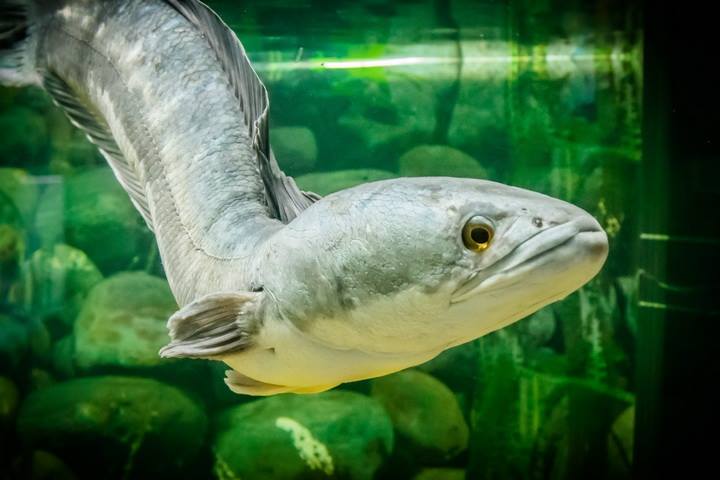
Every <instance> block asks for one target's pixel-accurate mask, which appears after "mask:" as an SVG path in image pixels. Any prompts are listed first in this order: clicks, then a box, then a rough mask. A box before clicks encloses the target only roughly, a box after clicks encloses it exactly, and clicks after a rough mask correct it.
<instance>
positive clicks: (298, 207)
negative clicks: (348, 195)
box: [165, 0, 320, 223]
mask: <svg viewBox="0 0 720 480" xmlns="http://www.w3.org/2000/svg"><path fill="white" fill-rule="evenodd" d="M165 1H166V2H167V3H168V4H169V5H170V6H172V7H173V8H174V9H175V10H177V11H178V12H179V13H180V14H182V15H183V16H184V17H185V18H186V19H187V20H188V21H189V22H190V23H192V24H193V25H194V26H195V27H196V28H197V29H198V30H200V32H202V34H203V35H204V37H205V38H206V39H207V40H208V42H209V43H210V46H211V47H212V48H213V50H214V51H215V54H216V55H217V58H218V60H219V61H220V63H221V65H222V67H223V70H224V71H225V72H226V73H227V75H228V80H229V82H230V85H231V86H232V88H233V90H234V93H235V96H236V97H237V99H238V101H239V102H240V108H241V109H242V111H243V115H244V120H245V125H246V126H247V127H248V129H249V134H250V138H251V139H252V145H253V148H254V149H255V152H256V153H257V160H258V168H259V170H260V175H261V176H262V179H263V183H264V184H265V190H266V192H267V198H268V203H269V206H270V208H271V209H272V210H273V214H274V216H275V217H276V218H279V219H280V220H282V221H283V222H285V223H287V222H289V221H290V220H292V219H293V218H295V217H296V216H297V215H298V214H299V213H300V212H302V211H303V210H305V209H306V208H307V207H309V206H310V205H311V204H312V203H313V202H315V201H316V200H318V199H319V198H320V197H319V196H318V195H316V194H314V193H311V192H303V191H301V190H300V189H299V188H298V186H297V185H296V184H295V181H294V180H293V179H292V178H291V177H288V176H287V175H285V174H284V173H283V172H282V170H280V167H279V166H278V164H277V161H276V160H275V156H274V155H273V153H272V151H271V149H270V141H269V134H268V111H269V105H270V102H269V100H268V93H267V90H266V89H265V85H263V84H262V82H261V81H260V78H259V77H258V76H257V73H255V70H254V69H253V67H252V65H251V64H250V60H249V59H248V57H247V54H246V53H245V49H244V48H243V46H242V44H241V43H240V40H238V38H237V36H236V35H235V32H233V31H232V29H231V28H230V27H228V26H227V25H226V24H225V23H224V22H223V21H222V20H221V19H220V17H218V15H217V14H216V13H215V12H213V11H212V10H211V9H210V8H209V7H208V6H207V5H205V4H204V3H202V2H200V1H198V0H165Z"/></svg>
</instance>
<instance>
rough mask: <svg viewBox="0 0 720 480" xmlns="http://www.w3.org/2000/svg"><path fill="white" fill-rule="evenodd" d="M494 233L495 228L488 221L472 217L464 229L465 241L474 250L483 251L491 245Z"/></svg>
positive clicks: (467, 246)
mask: <svg viewBox="0 0 720 480" xmlns="http://www.w3.org/2000/svg"><path fill="white" fill-rule="evenodd" d="M493 233H494V232H493V228H492V226H490V225H488V223H486V222H483V221H481V220H478V219H476V218H471V219H470V220H468V222H467V223H466V224H465V226H464V227H463V230H462V239H463V243H464V244H465V247H466V248H467V249H469V250H472V251H473V252H482V251H483V250H485V249H486V248H488V247H489V246H490V242H491V241H492V238H493Z"/></svg>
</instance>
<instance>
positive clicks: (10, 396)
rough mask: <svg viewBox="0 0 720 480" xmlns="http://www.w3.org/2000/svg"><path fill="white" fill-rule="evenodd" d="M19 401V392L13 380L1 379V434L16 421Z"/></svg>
mask: <svg viewBox="0 0 720 480" xmlns="http://www.w3.org/2000/svg"><path fill="white" fill-rule="evenodd" d="M18 399H19V394H18V390H17V387H16V386H15V384H14V383H13V382H12V380H10V379H9V378H5V377H0V432H2V431H3V430H5V428H6V427H8V426H9V425H11V424H12V422H13V421H14V420H15V413H17V407H18Z"/></svg>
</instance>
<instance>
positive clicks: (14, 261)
mask: <svg viewBox="0 0 720 480" xmlns="http://www.w3.org/2000/svg"><path fill="white" fill-rule="evenodd" d="M24 250H25V241H24V239H23V237H22V233H21V232H20V230H19V229H18V228H16V227H14V226H12V225H8V224H2V223H0V272H1V273H2V274H0V303H4V302H6V301H7V299H8V297H9V296H10V293H11V292H12V291H13V290H14V288H13V287H14V285H16V281H17V280H18V277H19V273H20V260H21V259H22V257H23V255H24V253H23V252H24Z"/></svg>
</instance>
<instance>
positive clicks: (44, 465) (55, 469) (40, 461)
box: [23, 450, 77, 480]
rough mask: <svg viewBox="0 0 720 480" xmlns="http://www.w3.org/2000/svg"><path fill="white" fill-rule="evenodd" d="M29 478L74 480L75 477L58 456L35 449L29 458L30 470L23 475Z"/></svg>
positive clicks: (34, 479)
mask: <svg viewBox="0 0 720 480" xmlns="http://www.w3.org/2000/svg"><path fill="white" fill-rule="evenodd" d="M23 478H27V479H29V480H75V479H76V478H77V477H76V476H75V474H74V473H73V471H72V470H70V468H69V467H68V466H67V465H65V463H64V462H63V461H62V460H60V459H59V458H58V457H56V456H55V455H53V454H52V453H49V452H44V451H42V450H36V451H34V452H33V453H32V458H31V460H30V471H29V472H28V474H27V475H25V476H23Z"/></svg>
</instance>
